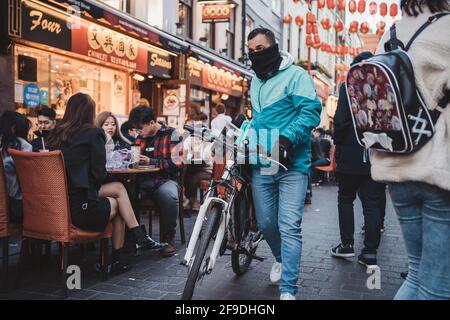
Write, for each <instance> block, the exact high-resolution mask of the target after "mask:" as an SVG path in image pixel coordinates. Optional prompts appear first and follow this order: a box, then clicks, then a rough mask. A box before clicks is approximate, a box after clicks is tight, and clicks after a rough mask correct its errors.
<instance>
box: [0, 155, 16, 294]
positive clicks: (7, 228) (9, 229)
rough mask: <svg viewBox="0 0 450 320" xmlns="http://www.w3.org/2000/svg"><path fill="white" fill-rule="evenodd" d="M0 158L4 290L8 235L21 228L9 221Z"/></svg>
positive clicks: (4, 178) (0, 236) (7, 260)
mask: <svg viewBox="0 0 450 320" xmlns="http://www.w3.org/2000/svg"><path fill="white" fill-rule="evenodd" d="M0 160H1V163H0V240H1V242H2V247H3V250H2V252H3V258H2V262H3V263H2V265H3V266H2V288H3V289H5V290H6V289H8V268H9V263H8V262H9V237H11V236H18V235H20V233H21V230H20V226H19V225H16V224H11V223H10V221H9V198H8V192H7V190H6V176H5V170H4V167H3V158H2V156H1V154H0Z"/></svg>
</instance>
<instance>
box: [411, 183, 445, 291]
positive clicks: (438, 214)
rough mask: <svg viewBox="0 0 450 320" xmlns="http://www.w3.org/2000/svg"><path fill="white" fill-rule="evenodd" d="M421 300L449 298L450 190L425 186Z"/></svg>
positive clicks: (420, 281)
mask: <svg viewBox="0 0 450 320" xmlns="http://www.w3.org/2000/svg"><path fill="white" fill-rule="evenodd" d="M422 185H423V184H420V186H421V187H420V189H421V190H424V189H425V190H426V192H425V193H424V196H426V198H425V200H424V202H423V207H422V230H423V235H422V258H421V260H420V266H419V291H418V294H419V297H418V298H419V300H436V299H438V300H450V192H449V191H445V190H442V189H439V188H437V187H435V186H430V185H426V186H425V187H422Z"/></svg>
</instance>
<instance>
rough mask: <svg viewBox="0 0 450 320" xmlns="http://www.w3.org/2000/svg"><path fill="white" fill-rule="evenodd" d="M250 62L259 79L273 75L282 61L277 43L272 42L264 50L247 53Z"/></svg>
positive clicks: (265, 78)
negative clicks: (272, 43)
mask: <svg viewBox="0 0 450 320" xmlns="http://www.w3.org/2000/svg"><path fill="white" fill-rule="evenodd" d="M248 57H249V58H250V61H251V62H252V69H253V71H255V73H256V75H257V76H258V78H259V79H261V80H267V79H270V78H271V77H273V76H274V75H275V74H276V73H277V72H278V68H279V67H280V65H281V62H282V61H283V58H282V57H281V55H280V50H279V48H278V44H276V43H275V44H274V45H272V46H270V47H268V48H266V49H264V50H261V51H258V52H251V53H249V54H248Z"/></svg>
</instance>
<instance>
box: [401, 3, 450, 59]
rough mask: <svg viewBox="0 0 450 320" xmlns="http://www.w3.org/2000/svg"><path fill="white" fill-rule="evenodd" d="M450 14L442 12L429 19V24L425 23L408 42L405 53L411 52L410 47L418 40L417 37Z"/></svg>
mask: <svg viewBox="0 0 450 320" xmlns="http://www.w3.org/2000/svg"><path fill="white" fill-rule="evenodd" d="M448 14H450V12H441V13H438V14H435V15H433V16H431V17H429V18H428V20H427V22H425V23H424V24H423V25H422V26H421V27H420V28H419V30H417V31H416V33H414V35H413V36H412V37H411V40H409V41H408V44H407V45H406V47H405V48H404V50H405V51H408V50H409V47H411V45H412V43H413V41H414V40H415V39H416V38H417V36H418V35H419V34H421V33H422V31H423V30H425V29H426V28H427V27H428V26H429V25H430V24H432V23H433V22H435V21H437V20H438V19H440V18H442V17H444V16H446V15H448Z"/></svg>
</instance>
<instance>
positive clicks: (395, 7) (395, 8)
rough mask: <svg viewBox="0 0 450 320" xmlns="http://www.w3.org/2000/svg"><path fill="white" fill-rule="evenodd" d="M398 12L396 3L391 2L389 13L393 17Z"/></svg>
mask: <svg viewBox="0 0 450 320" xmlns="http://www.w3.org/2000/svg"><path fill="white" fill-rule="evenodd" d="M397 14H398V5H397V4H396V3H393V4H391V6H390V7H389V15H390V16H391V17H395V16H396V15H397Z"/></svg>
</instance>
